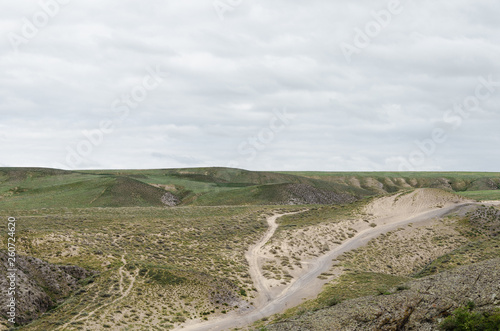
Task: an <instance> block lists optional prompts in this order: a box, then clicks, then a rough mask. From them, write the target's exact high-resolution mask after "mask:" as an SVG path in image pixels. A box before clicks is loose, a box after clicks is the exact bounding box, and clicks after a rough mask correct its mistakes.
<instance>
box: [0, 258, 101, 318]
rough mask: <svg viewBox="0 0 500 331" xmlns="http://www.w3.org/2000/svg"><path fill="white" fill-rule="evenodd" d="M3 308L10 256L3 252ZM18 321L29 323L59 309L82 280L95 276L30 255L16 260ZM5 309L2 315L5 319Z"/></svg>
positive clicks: (0, 285) (0, 300) (0, 301)
mask: <svg viewBox="0 0 500 331" xmlns="http://www.w3.org/2000/svg"><path fill="white" fill-rule="evenodd" d="M0 265H1V269H0V270H1V275H0V288H1V289H2V294H1V296H0V305H1V306H2V307H6V306H7V300H8V296H7V289H8V287H9V286H7V285H8V281H9V280H8V279H7V274H6V273H7V269H8V268H7V254H6V252H5V251H0ZM16 268H17V273H16V277H17V278H16V303H17V305H16V310H17V311H16V313H17V314H16V315H17V316H16V322H17V323H18V324H21V325H22V324H26V323H29V322H30V321H32V320H34V319H37V318H38V317H39V316H40V315H41V314H43V313H44V312H46V311H47V310H49V309H50V308H52V307H54V306H56V305H57V304H59V303H60V302H61V301H63V300H64V299H65V298H67V297H68V296H69V295H70V294H71V293H72V292H73V291H75V290H76V289H77V288H78V286H79V284H78V281H79V280H81V279H85V278H87V277H90V276H92V275H93V274H94V272H91V271H88V270H85V269H83V268H80V267H77V266H62V265H55V264H51V263H48V262H45V261H42V260H40V259H38V258H35V257H30V256H19V255H18V256H17V257H16ZM5 313H6V311H5V309H2V312H1V313H0V316H2V318H5V317H6V315H5Z"/></svg>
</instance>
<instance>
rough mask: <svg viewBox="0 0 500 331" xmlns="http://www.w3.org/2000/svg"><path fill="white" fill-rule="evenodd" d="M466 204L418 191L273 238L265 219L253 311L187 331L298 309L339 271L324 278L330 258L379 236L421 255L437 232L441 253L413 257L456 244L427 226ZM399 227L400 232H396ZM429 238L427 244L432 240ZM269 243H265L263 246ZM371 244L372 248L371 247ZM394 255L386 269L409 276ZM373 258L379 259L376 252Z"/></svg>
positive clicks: (447, 233) (434, 192)
mask: <svg viewBox="0 0 500 331" xmlns="http://www.w3.org/2000/svg"><path fill="white" fill-rule="evenodd" d="M469 203H472V201H470V200H466V199H464V198H461V197H458V196H456V195H454V194H451V193H447V192H444V191H441V190H436V189H417V190H415V191H412V192H408V193H400V194H396V195H392V196H386V197H383V198H380V199H377V200H374V201H373V202H372V203H370V204H369V205H368V206H366V208H365V210H364V211H363V212H362V213H361V214H360V215H359V218H353V219H349V220H343V221H340V222H335V223H325V224H320V225H315V226H311V227H308V228H304V229H298V230H291V231H286V232H281V233H280V234H279V235H278V236H276V237H275V238H272V239H270V238H271V237H272V232H273V231H274V228H275V225H274V224H275V221H276V218H272V219H271V218H270V219H268V221H269V224H271V229H273V230H272V231H268V233H267V235H266V236H265V238H263V240H262V241H260V242H259V244H258V245H257V246H255V247H254V248H253V255H252V256H253V258H254V259H256V261H254V262H253V263H251V264H254V265H258V266H262V270H261V272H254V273H253V275H252V276H253V278H254V283H255V284H257V286H256V287H257V288H260V289H261V290H260V294H261V297H260V298H259V297H258V299H257V300H256V301H255V302H254V306H255V308H254V309H251V310H247V311H240V312H239V313H238V312H235V313H234V314H231V315H230V316H227V317H226V318H219V319H217V320H213V321H209V322H206V323H201V324H199V325H193V326H191V327H188V328H186V330H225V329H229V328H232V327H238V326H239V327H241V326H244V325H245V324H249V323H250V322H252V321H255V320H257V319H260V318H262V317H265V316H269V315H271V314H274V313H277V312H280V311H282V310H283V309H286V308H289V307H291V306H293V305H296V304H299V303H300V302H301V301H302V300H303V299H305V298H311V297H314V296H316V295H317V294H318V293H319V292H320V291H321V288H322V286H323V285H324V284H325V283H326V282H328V281H329V280H332V279H333V278H334V277H336V276H337V275H338V274H339V273H340V272H341V271H342V270H341V269H338V268H337V269H335V270H334V271H335V272H330V273H329V274H328V276H324V275H325V272H327V271H329V269H330V268H331V266H332V259H333V260H335V259H337V258H338V257H339V256H342V254H344V253H347V252H350V251H352V250H355V249H359V248H360V247H362V246H364V245H366V244H367V243H368V242H370V240H373V239H375V238H377V237H380V236H381V235H383V238H384V239H388V240H390V241H399V242H405V241H409V242H411V241H412V240H417V241H419V242H420V247H421V248H422V251H421V254H424V251H425V247H428V246H426V244H428V243H429V242H428V241H426V240H428V238H429V234H430V233H431V232H432V233H433V234H434V233H439V232H441V231H442V232H443V233H442V237H443V238H445V239H443V240H446V243H447V244H446V245H445V246H446V247H445V248H444V249H443V250H440V249H437V250H432V252H430V253H429V254H428V255H426V256H418V255H417V257H415V259H421V260H422V261H427V260H429V259H432V258H433V257H435V256H438V255H440V254H442V253H443V252H444V251H446V250H448V249H451V248H452V247H454V244H456V245H459V244H460V242H461V241H460V239H459V238H458V237H459V235H458V234H457V233H453V232H452V231H451V230H449V229H447V228H446V226H444V227H443V228H440V227H439V226H440V225H439V224H438V223H432V222H436V221H435V219H438V218H440V217H441V216H443V215H445V214H447V213H449V212H451V211H453V210H454V209H456V208H457V207H459V206H464V205H467V204H469ZM410 224H415V225H410ZM416 225H418V226H416ZM400 227H401V228H402V229H401V230H398V228H400ZM396 230H398V231H396ZM450 231H451V232H450ZM387 233H389V234H388V235H387ZM388 236H389V237H390V238H388ZM455 237H457V238H458V239H457V238H455ZM432 238H433V237H431V239H430V240H433V239H432ZM448 238H452V239H449V240H448ZM268 240H269V243H268V244H267V245H263V244H264V243H265V242H267V241H268ZM370 245H372V246H373V245H376V244H374V243H373V242H371V243H370ZM374 247H375V246H374ZM378 247H379V248H380V249H385V248H389V247H390V246H387V245H386V243H384V242H380V243H379V246H378ZM408 249H409V251H408V252H407V253H408V254H407V255H411V253H412V252H411V248H410V246H409V247H408ZM398 250H399V248H397V245H396V246H394V248H393V252H392V253H393V255H394V261H392V260H391V263H392V264H394V266H392V265H391V268H393V269H395V270H396V271H395V272H394V274H401V273H408V272H409V271H410V270H409V269H408V268H413V267H412V265H413V264H414V263H409V262H410V261H409V260H407V259H399V257H400V256H399V257H398V256H397V255H398ZM373 255H374V256H377V255H378V256H384V255H383V254H379V253H375V254H373ZM398 263H399V264H398ZM378 264H379V263H378V261H377V265H378ZM384 265H386V266H387V265H388V264H387V263H386V264H384ZM406 265H409V266H410V267H406ZM403 266H404V267H403ZM368 267H370V266H368ZM371 267H372V268H374V266H371ZM387 268H389V267H388V266H387ZM380 271H382V270H380ZM256 277H257V279H256Z"/></svg>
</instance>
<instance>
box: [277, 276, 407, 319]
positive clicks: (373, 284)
mask: <svg viewBox="0 0 500 331" xmlns="http://www.w3.org/2000/svg"><path fill="white" fill-rule="evenodd" d="M408 280H410V278H408V277H400V276H392V275H386V274H380V273H372V272H361V271H353V272H347V273H345V274H343V275H342V276H340V277H339V278H338V280H337V281H335V282H332V283H331V284H328V285H327V286H325V288H324V289H323V292H321V293H320V294H319V296H318V297H317V298H316V299H314V300H309V301H307V302H304V303H303V304H301V305H299V306H297V307H294V308H291V309H289V310H287V311H286V312H285V313H284V314H282V315H279V316H277V319H276V320H275V321H280V320H283V319H288V318H291V317H293V316H297V315H301V314H302V313H303V312H307V311H316V310H319V309H323V308H328V307H331V306H334V305H336V304H338V303H340V302H342V301H345V300H349V299H354V298H359V297H364V296H368V295H382V294H389V290H391V289H396V290H397V288H398V285H402V284H403V283H405V282H407V281H408ZM399 288H400V289H403V287H402V286H400V287H399Z"/></svg>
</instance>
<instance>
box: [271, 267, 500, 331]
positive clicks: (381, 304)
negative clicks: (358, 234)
mask: <svg viewBox="0 0 500 331" xmlns="http://www.w3.org/2000/svg"><path fill="white" fill-rule="evenodd" d="M470 302H473V303H474V305H475V307H476V308H475V309H476V310H477V311H480V312H484V311H494V310H495V309H498V308H500V259H499V258H497V259H492V260H488V261H485V262H481V263H476V264H473V265H469V266H464V267H461V268H457V269H455V270H453V271H448V272H443V273H440V274H437V275H433V276H429V277H426V278H423V279H420V280H415V281H411V282H409V283H407V284H406V285H405V286H400V287H398V288H395V289H392V291H391V294H388V295H379V296H369V297H363V298H358V299H354V300H349V301H345V302H342V303H340V304H338V305H335V306H333V307H330V308H326V309H322V310H319V311H316V312H309V313H305V314H303V315H302V316H299V317H296V318H294V319H291V320H288V321H284V322H278V323H276V324H273V325H270V326H268V327H267V329H268V330H275V331H285V330H436V329H437V326H438V324H439V323H440V322H441V321H442V320H443V319H444V318H445V317H447V316H449V315H451V313H452V312H453V311H454V310H455V309H457V308H459V307H461V306H464V305H467V304H470Z"/></svg>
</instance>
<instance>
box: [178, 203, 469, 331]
mask: <svg viewBox="0 0 500 331" xmlns="http://www.w3.org/2000/svg"><path fill="white" fill-rule="evenodd" d="M468 204H471V202H470V201H463V202H462V201H461V202H456V203H454V204H450V205H447V206H446V207H438V208H429V209H427V210H424V211H420V212H416V213H415V212H412V213H409V214H408V215H406V216H405V215H400V216H399V217H397V218H395V217H394V216H392V215H387V216H385V217H381V218H379V219H378V221H379V224H384V225H381V226H377V227H376V228H369V229H366V230H364V231H361V232H359V233H357V234H356V236H354V237H353V238H350V239H348V240H346V241H344V242H343V243H342V244H341V245H339V246H338V247H336V248H334V249H333V250H331V251H329V252H328V253H326V254H325V255H323V256H321V257H319V258H318V259H317V260H315V261H313V262H312V263H310V265H309V269H308V271H307V272H306V273H305V274H303V275H302V276H301V277H299V278H298V279H295V280H294V281H293V282H292V283H291V284H290V285H289V286H288V287H286V288H285V289H284V290H283V291H282V292H281V293H280V294H278V295H275V296H274V297H273V296H272V293H271V291H270V289H269V288H268V287H267V286H266V285H265V280H266V279H265V277H264V276H263V275H262V272H261V269H260V266H259V257H260V253H259V252H260V250H261V248H262V247H263V246H264V245H265V243H267V242H268V241H269V239H270V238H271V237H272V236H273V234H274V232H275V231H276V228H277V224H276V220H277V219H278V218H279V217H281V216H284V215H285V214H277V215H276V214H275V215H273V216H270V217H268V220H267V221H268V224H269V229H268V231H267V232H266V234H265V235H264V237H263V238H262V240H260V241H259V242H258V243H257V244H256V245H255V246H253V247H252V248H251V249H250V250H249V251H248V253H247V255H246V256H247V259H248V261H249V265H250V275H251V276H252V279H253V281H254V283H255V286H256V289H257V291H258V293H259V294H258V297H257V300H256V301H255V304H254V308H253V309H252V310H247V311H245V312H238V311H234V312H231V313H229V314H227V315H225V316H223V317H217V318H214V319H213V320H210V321H207V322H202V323H198V324H193V325H185V326H183V327H182V328H179V330H180V329H182V330H186V331H202V330H210V331H216V330H229V329H232V328H238V327H245V326H248V325H250V324H251V323H253V322H255V321H258V320H260V319H262V318H264V317H268V316H271V315H273V314H276V313H280V312H282V311H284V310H285V309H287V308H289V307H291V306H294V305H297V304H299V303H300V302H302V301H303V299H304V298H312V297H315V296H317V295H318V294H319V293H320V292H321V290H322V287H323V285H324V284H325V283H326V281H325V280H321V279H318V276H319V275H321V274H322V273H323V272H326V271H328V270H329V269H330V268H331V266H332V260H335V259H336V258H338V257H339V256H340V255H342V254H344V253H346V252H348V251H351V250H353V249H356V248H359V247H361V246H364V245H366V244H367V243H368V242H369V241H370V240H371V239H374V238H376V237H378V236H380V235H381V234H384V233H387V232H390V231H393V230H396V229H397V228H398V227H401V226H404V225H408V224H411V223H419V222H425V221H428V220H429V219H433V218H439V217H442V216H444V215H446V214H449V213H451V212H453V211H454V210H456V209H458V208H460V207H463V206H465V205H468ZM386 221H387V224H385V222H386Z"/></svg>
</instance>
